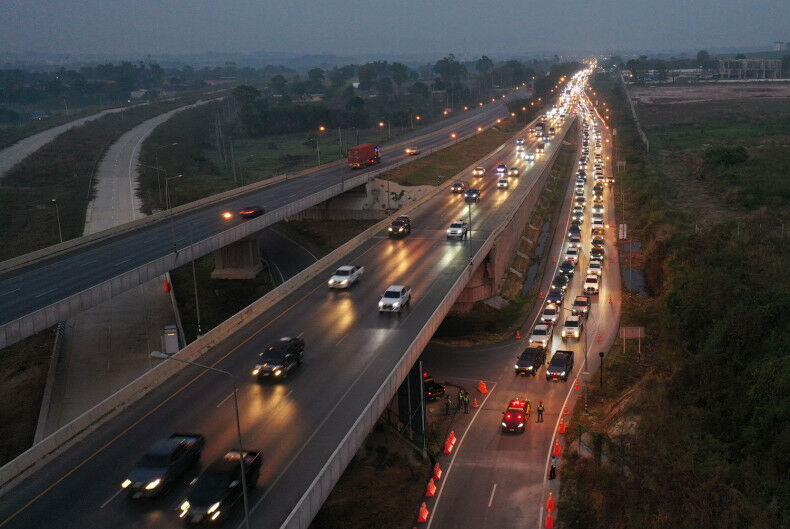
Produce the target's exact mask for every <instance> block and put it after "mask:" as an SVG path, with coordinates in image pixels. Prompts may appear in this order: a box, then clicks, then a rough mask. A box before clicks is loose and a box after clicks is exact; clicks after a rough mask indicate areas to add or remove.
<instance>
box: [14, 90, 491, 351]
mask: <svg viewBox="0 0 790 529" xmlns="http://www.w3.org/2000/svg"><path fill="white" fill-rule="evenodd" d="M505 102H506V99H501V100H498V101H496V102H493V103H490V104H489V105H486V106H484V107H483V108H481V109H479V110H475V111H471V112H470V114H461V115H459V116H457V117H455V118H451V119H448V120H445V121H442V122H439V123H436V124H432V125H429V126H427V127H426V128H425V129H424V130H423V131H421V133H420V134H419V135H418V136H415V137H413V138H409V139H408V140H405V141H402V142H399V143H397V144H394V145H389V146H384V147H383V149H382V152H383V156H382V158H383V159H382V162H381V164H380V165H378V166H376V167H374V168H372V169H368V170H364V171H351V170H349V168H348V167H347V165H346V164H345V163H344V162H343V161H338V162H335V163H332V164H328V165H325V166H322V167H320V168H317V169H314V170H308V171H304V172H302V173H299V174H296V175H284V176H281V177H277V178H275V179H272V180H269V181H265V182H260V183H257V184H252V185H249V186H246V187H244V188H240V189H237V190H233V191H229V192H226V193H223V194H220V195H216V196H213V197H209V198H207V199H203V200H200V201H197V202H193V203H190V204H186V205H183V206H180V207H177V208H174V209H172V211H168V212H163V213H159V214H156V215H152V216H150V217H147V218H144V219H139V220H136V221H134V222H130V223H127V224H124V225H122V226H118V227H116V228H112V229H109V230H105V231H102V232H99V233H96V234H93V235H89V236H86V237H81V238H78V239H74V240H72V241H67V242H65V243H63V244H60V245H56V246H52V247H50V248H45V249H43V250H40V251H36V252H32V253H30V254H26V255H23V256H20V257H17V258H14V259H10V260H8V261H5V262H3V263H0V349H2V348H3V347H5V346H7V345H9V344H11V343H14V342H16V341H18V340H21V339H23V338H25V337H27V336H30V335H31V334H33V333H35V332H38V331H41V330H43V329H46V328H48V327H51V326H52V325H55V324H56V323H57V322H59V321H63V320H66V319H67V318H68V317H70V316H73V315H74V314H76V313H78V312H80V311H83V310H85V309H88V308H90V307H93V306H95V305H98V304H99V303H101V302H104V301H106V300H108V299H110V298H112V297H113V296H115V295H118V294H119V293H121V292H124V291H126V290H129V289H131V288H133V287H135V286H137V285H140V284H142V283H144V282H146V281H148V280H151V279H154V278H156V277H160V276H161V275H162V274H164V273H165V272H167V271H169V270H172V269H174V268H177V267H179V266H181V265H184V264H186V263H189V262H190V261H192V260H193V259H195V258H198V257H200V256H203V255H205V254H207V253H210V252H213V251H216V250H218V249H220V248H223V247H226V246H228V245H230V244H233V243H236V242H237V241H240V240H242V239H245V238H248V237H250V236H251V235H252V234H255V233H257V232H259V231H261V230H262V229H264V228H265V227H267V226H270V225H272V224H274V223H276V222H278V221H280V220H283V219H285V218H288V217H290V216H293V215H295V214H296V213H299V212H300V211H303V210H304V209H306V208H309V207H312V206H314V205H316V204H319V203H321V202H323V201H325V200H328V199H330V198H332V197H334V196H337V195H339V194H341V193H343V192H344V191H346V190H348V189H351V188H353V187H356V186H359V185H363V184H364V183H366V182H367V181H369V180H370V179H372V178H373V177H374V176H375V175H376V174H378V173H380V172H383V171H385V170H388V169H392V168H393V167H396V166H398V165H401V164H404V163H407V162H408V161H409V160H410V159H412V158H413V157H412V158H409V157H408V156H406V155H405V154H404V152H403V147H404V145H407V144H408V145H416V146H419V147H420V148H421V150H422V154H421V155H420V156H424V155H426V154H429V153H430V152H431V151H432V150H437V149H441V148H443V147H446V146H448V145H450V144H452V143H454V142H455V141H458V140H460V139H462V138H465V137H469V136H472V135H474V134H476V133H477V131H478V129H479V128H483V129H485V128H488V127H490V126H491V125H493V124H495V123H496V120H497V119H499V118H501V117H502V116H503V115H504V113H505V106H504V104H505ZM451 133H454V134H455V135H456V137H455V138H453V137H451ZM185 178H186V180H185V181H184V182H182V185H189V183H188V176H187V177H185ZM249 205H260V206H262V207H264V208H265V210H266V213H265V214H264V215H262V216H260V217H258V218H256V219H252V220H247V221H243V220H241V219H239V218H238V217H236V218H234V219H232V220H230V221H226V220H224V219H223V218H222V216H221V213H222V212H223V211H225V210H231V211H234V210H238V209H240V208H242V207H247V206H249Z"/></svg>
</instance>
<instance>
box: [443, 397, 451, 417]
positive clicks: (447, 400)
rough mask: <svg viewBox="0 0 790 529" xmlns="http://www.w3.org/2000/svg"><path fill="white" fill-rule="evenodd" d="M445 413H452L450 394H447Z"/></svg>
mask: <svg viewBox="0 0 790 529" xmlns="http://www.w3.org/2000/svg"><path fill="white" fill-rule="evenodd" d="M444 414H445V415H450V395H447V397H446V398H445V400H444Z"/></svg>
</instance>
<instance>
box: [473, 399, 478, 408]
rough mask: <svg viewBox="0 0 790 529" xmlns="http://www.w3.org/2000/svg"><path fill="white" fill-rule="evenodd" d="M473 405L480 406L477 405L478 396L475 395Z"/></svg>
mask: <svg viewBox="0 0 790 529" xmlns="http://www.w3.org/2000/svg"><path fill="white" fill-rule="evenodd" d="M472 407H473V408H477V407H478V405H477V397H475V398H474V400H473V401H472Z"/></svg>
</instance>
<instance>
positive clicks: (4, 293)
mask: <svg viewBox="0 0 790 529" xmlns="http://www.w3.org/2000/svg"><path fill="white" fill-rule="evenodd" d="M14 292H19V289H18V288H15V289H14V290H9V291H8V292H3V293H0V296H7V295H8V294H13V293H14Z"/></svg>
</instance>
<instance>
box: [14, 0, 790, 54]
mask: <svg viewBox="0 0 790 529" xmlns="http://www.w3.org/2000/svg"><path fill="white" fill-rule="evenodd" d="M749 4H750V5H746V3H744V2H740V1H738V2H736V1H735V0H720V1H713V0H701V1H697V2H694V3H693V4H691V3H687V2H681V1H680V0H654V1H652V2H626V1H625V0H610V1H608V2H598V3H595V2H583V1H581V0H568V1H567V2H565V3H564V4H544V5H539V6H538V5H535V6H529V5H525V4H524V3H521V2H516V1H514V0H497V1H495V2H491V3H489V4H488V5H487V6H485V7H484V8H482V7H480V5H479V4H478V3H476V2H472V1H470V0H457V1H456V2H452V3H450V2H446V3H439V2H434V3H433V4H431V5H429V4H428V3H421V4H418V3H417V2H408V3H400V4H394V3H391V2H383V1H382V0H371V1H369V2H367V3H365V4H363V3H361V2H355V1H353V0H338V1H337V2H335V3H332V4H331V5H330V4H328V3H327V4H314V3H311V2H306V1H304V0H296V1H292V2H287V3H286V2H282V1H281V0H269V1H268V2H266V4H263V3H261V2H254V1H251V0H225V2H224V3H222V4H221V5H219V4H217V3H212V4H209V3H206V2H200V3H199V2H195V1H193V0H168V1H163V0H139V1H138V2H136V5H134V6H132V5H129V4H121V3H119V2H107V1H98V0H85V1H82V2H74V1H68V0H50V1H49V2H47V4H46V5H39V4H35V3H30V2H23V1H19V0H0V5H2V6H3V13H4V15H5V16H4V17H2V18H0V32H2V34H3V39H2V42H0V49H1V50H2V51H4V52H7V53H16V54H25V53H43V54H66V55H68V54H73V55H90V54H105V55H117V56H122V55H127V56H141V55H147V54H152V55H168V54H170V55H190V54H203V53H217V54H223V53H228V54H234V53H235V54H255V53H262V52H266V53H271V54H277V53H293V54H297V55H298V54H303V55H321V54H331V55H357V56H359V55H376V54H379V55H404V56H407V55H442V54H446V53H448V52H450V51H454V52H455V53H457V54H459V55H467V56H470V57H471V56H476V55H480V54H483V53H486V54H491V55H497V54H500V55H508V54H510V55H512V54H531V53H539V52H541V51H544V52H548V50H554V51H553V53H560V54H562V53H568V52H571V53H574V52H576V53H578V52H585V50H586V52H599V53H600V52H607V51H617V50H648V49H650V50H656V51H661V50H693V49H703V48H737V47H743V48H760V49H764V48H766V47H768V46H770V44H771V43H772V42H773V41H775V40H782V41H789V40H790V29H789V28H788V27H787V21H788V20H790V2H786V1H782V0H756V1H754V2H751V3H749ZM656 13H661V16H660V17H659V16H656ZM488 15H490V16H488Z"/></svg>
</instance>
